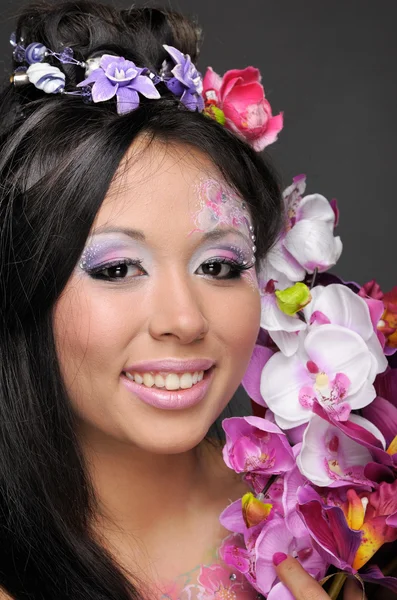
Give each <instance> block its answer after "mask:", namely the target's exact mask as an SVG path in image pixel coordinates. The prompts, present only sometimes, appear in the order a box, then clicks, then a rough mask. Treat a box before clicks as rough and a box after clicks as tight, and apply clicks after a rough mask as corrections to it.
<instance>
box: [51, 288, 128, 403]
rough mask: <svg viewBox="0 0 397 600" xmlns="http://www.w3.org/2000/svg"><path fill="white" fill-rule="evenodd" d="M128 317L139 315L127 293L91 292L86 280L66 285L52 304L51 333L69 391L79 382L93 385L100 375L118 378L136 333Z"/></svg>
mask: <svg viewBox="0 0 397 600" xmlns="http://www.w3.org/2000/svg"><path fill="white" fill-rule="evenodd" d="M132 315H134V318H132ZM131 321H133V322H134V323H137V322H139V317H138V315H137V312H136V310H135V309H134V307H132V306H131V299H130V298H129V299H128V298H126V295H123V294H114V293H113V294H112V293H108V292H106V293H103V291H98V290H97V291H96V292H93V291H92V289H91V287H90V285H89V283H88V284H86V283H85V282H83V283H81V282H79V283H78V284H76V285H75V286H73V285H70V286H68V288H67V289H66V290H65V292H64V293H63V295H62V296H61V298H60V299H59V300H58V302H57V304H56V306H55V310H54V334H55V340H56V347H57V352H58V358H59V362H60V366H61V372H62V375H63V377H64V381H65V383H66V387H67V389H68V390H69V391H72V390H73V389H75V388H76V389H77V388H78V387H79V386H81V384H82V382H83V383H84V385H85V386H87V385H88V384H89V385H90V387H91V389H93V388H95V387H96V382H99V381H101V379H102V380H103V379H104V378H108V379H109V376H110V380H113V379H114V380H117V379H118V376H119V374H120V371H121V369H122V367H123V366H124V360H125V352H126V347H127V345H128V342H129V341H130V340H131V337H133V336H134V334H135V332H134V331H132V330H131V325H132V323H131ZM84 391H85V392H87V388H86V387H85V388H84Z"/></svg>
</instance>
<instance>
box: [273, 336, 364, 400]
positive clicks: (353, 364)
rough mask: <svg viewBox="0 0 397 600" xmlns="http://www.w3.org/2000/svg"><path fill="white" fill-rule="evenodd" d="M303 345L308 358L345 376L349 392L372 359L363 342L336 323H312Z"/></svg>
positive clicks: (322, 368)
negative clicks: (348, 381) (317, 325)
mask: <svg viewBox="0 0 397 600" xmlns="http://www.w3.org/2000/svg"><path fill="white" fill-rule="evenodd" d="M304 347H305V350H306V352H307V354H308V356H309V358H310V360H312V361H313V362H314V363H315V364H316V365H317V366H318V368H319V370H320V371H324V372H325V373H327V374H328V376H329V377H330V378H333V377H334V376H335V375H336V374H337V373H343V374H344V375H346V376H347V377H348V378H349V380H350V387H349V390H348V394H349V395H351V394H355V393H356V392H357V391H358V390H360V389H361V387H362V386H363V384H364V383H365V381H366V380H367V378H368V376H369V374H370V371H371V365H372V363H371V355H370V352H369V350H368V348H367V345H366V343H365V342H364V340H363V339H362V338H361V337H360V336H359V335H358V334H357V333H355V332H354V331H351V330H350V329H346V328H345V327H340V326H339V325H321V326H320V327H315V328H314V329H312V330H311V331H310V332H309V333H308V335H307V336H306V338H305V340H304ZM373 398H375V395H374V396H373ZM373 398H372V399H373ZM269 406H270V405H269ZM270 408H271V406H270Z"/></svg>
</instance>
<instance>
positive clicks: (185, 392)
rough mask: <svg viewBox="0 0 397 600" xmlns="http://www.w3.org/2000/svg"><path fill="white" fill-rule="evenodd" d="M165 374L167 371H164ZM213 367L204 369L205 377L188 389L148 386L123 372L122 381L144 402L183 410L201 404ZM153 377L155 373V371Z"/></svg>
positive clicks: (162, 407) (164, 407)
mask: <svg viewBox="0 0 397 600" xmlns="http://www.w3.org/2000/svg"><path fill="white" fill-rule="evenodd" d="M163 376H165V373H163ZM212 376H213V369H209V370H207V371H204V374H203V378H202V380H201V381H199V382H198V383H195V384H194V385H193V386H192V387H190V388H188V389H179V390H167V389H164V388H158V387H147V386H146V385H144V384H143V383H137V382H136V381H132V380H131V379H129V378H128V377H127V376H126V375H125V374H122V376H121V381H122V382H123V384H124V385H125V387H126V388H127V390H128V391H129V392H131V393H132V394H133V396H136V397H138V398H139V400H141V401H142V402H143V403H144V404H148V405H149V406H153V407H154V408H159V409H162V410H183V409H187V408H190V407H192V406H195V405H196V404H199V403H200V402H201V400H203V398H204V396H205V395H206V393H207V391H208V388H209V386H210V385H211V381H212ZM153 378H155V374H154V373H153Z"/></svg>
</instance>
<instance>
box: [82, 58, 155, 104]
mask: <svg viewBox="0 0 397 600" xmlns="http://www.w3.org/2000/svg"><path fill="white" fill-rule="evenodd" d="M146 70H147V69H145V68H139V67H137V66H136V65H135V63H133V62H132V61H131V60H125V59H124V58H122V57H120V56H112V55H110V54H104V55H103V56H102V58H101V60H100V63H99V68H98V69H94V70H93V71H92V72H91V73H90V74H89V75H88V77H87V78H86V79H84V81H82V82H81V83H79V84H78V86H77V87H82V86H87V85H89V84H93V86H92V101H93V102H105V101H106V100H110V99H111V98H114V96H116V98H117V112H118V113H119V114H123V113H127V112H130V111H131V110H135V109H136V108H138V106H139V94H142V95H143V96H145V97H146V98H152V99H157V98H160V94H159V91H158V90H157V89H156V87H155V85H154V83H153V81H152V80H151V78H150V77H148V76H147V75H143V74H142V73H143V72H144V71H146Z"/></svg>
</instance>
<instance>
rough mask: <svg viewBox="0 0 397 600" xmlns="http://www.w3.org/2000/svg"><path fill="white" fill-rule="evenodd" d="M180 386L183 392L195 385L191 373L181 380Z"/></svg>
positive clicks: (183, 376)
mask: <svg viewBox="0 0 397 600" xmlns="http://www.w3.org/2000/svg"><path fill="white" fill-rule="evenodd" d="M180 385H181V388H182V389H183V390H187V389H189V388H191V387H192V385H193V377H192V375H191V374H190V373H184V374H183V375H182V377H181V378H180Z"/></svg>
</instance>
